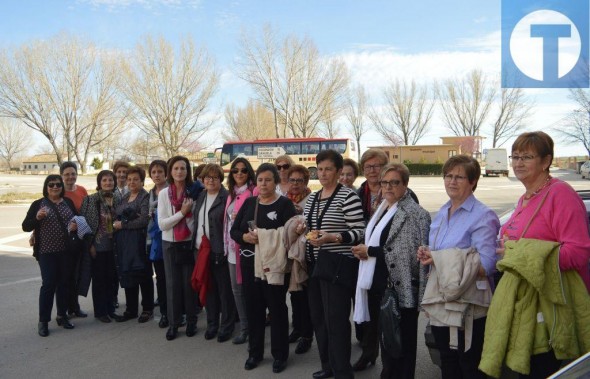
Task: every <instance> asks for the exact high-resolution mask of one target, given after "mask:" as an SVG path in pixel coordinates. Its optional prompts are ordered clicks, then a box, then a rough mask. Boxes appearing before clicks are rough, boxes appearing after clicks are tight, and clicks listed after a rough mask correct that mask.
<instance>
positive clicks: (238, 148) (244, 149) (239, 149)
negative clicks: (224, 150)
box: [232, 144, 252, 160]
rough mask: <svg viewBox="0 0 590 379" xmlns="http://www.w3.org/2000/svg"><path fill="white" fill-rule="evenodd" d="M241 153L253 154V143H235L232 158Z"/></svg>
mask: <svg viewBox="0 0 590 379" xmlns="http://www.w3.org/2000/svg"><path fill="white" fill-rule="evenodd" d="M240 154H242V155H252V145H251V144H242V145H234V151H233V154H232V160H233V159H235V158H236V157H237V156H238V155H240Z"/></svg>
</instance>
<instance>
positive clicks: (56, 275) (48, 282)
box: [39, 252, 70, 322]
mask: <svg viewBox="0 0 590 379" xmlns="http://www.w3.org/2000/svg"><path fill="white" fill-rule="evenodd" d="M39 268H40V269H41V289H40V291H39V321H40V322H49V321H50V320H51V311H52V310H53V298H54V297H55V303H56V305H57V315H58V316H65V315H66V310H67V307H68V275H69V272H70V267H69V260H68V257H67V254H66V253H65V252H59V253H42V254H39Z"/></svg>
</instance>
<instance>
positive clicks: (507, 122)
mask: <svg viewBox="0 0 590 379" xmlns="http://www.w3.org/2000/svg"><path fill="white" fill-rule="evenodd" d="M500 93H501V98H500V104H499V109H498V115H497V116H496V118H495V122H494V124H493V129H492V147H500V146H502V145H503V144H504V143H506V141H508V140H509V139H510V138H512V137H514V136H516V135H517V134H519V133H520V132H521V131H522V129H524V127H525V122H526V119H527V118H528V116H529V115H530V112H531V108H532V104H531V103H529V102H528V101H527V99H526V98H525V94H524V91H523V89H522V88H503V89H502V90H501V91H500Z"/></svg>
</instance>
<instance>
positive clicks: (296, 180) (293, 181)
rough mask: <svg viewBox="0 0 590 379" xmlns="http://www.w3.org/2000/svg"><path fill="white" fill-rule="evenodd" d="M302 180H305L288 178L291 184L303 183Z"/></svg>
mask: <svg viewBox="0 0 590 379" xmlns="http://www.w3.org/2000/svg"><path fill="white" fill-rule="evenodd" d="M304 182H305V179H301V178H299V179H295V178H289V183H291V184H303V183H304Z"/></svg>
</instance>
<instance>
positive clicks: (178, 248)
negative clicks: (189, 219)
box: [172, 241, 195, 265]
mask: <svg viewBox="0 0 590 379" xmlns="http://www.w3.org/2000/svg"><path fill="white" fill-rule="evenodd" d="M172 247H173V249H174V256H173V259H174V264H177V265H194V264H195V255H194V254H193V246H192V242H191V241H182V242H172Z"/></svg>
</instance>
